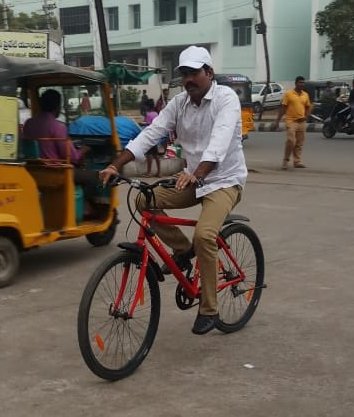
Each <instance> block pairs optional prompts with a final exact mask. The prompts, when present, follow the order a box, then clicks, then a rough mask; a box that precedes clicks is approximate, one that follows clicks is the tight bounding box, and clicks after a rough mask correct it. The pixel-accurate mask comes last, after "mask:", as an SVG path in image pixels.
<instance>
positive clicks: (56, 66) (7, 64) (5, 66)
mask: <svg viewBox="0 0 354 417" xmlns="http://www.w3.org/2000/svg"><path fill="white" fill-rule="evenodd" d="M44 76H45V77H46V78H48V82H50V80H52V79H53V78H55V79H56V80H57V81H60V84H76V83H78V82H80V80H81V81H83V80H85V82H89V83H90V82H92V83H103V82H104V81H105V80H106V77H105V76H104V75H103V74H100V73H98V72H95V71H89V70H84V69H81V68H76V67H71V66H69V65H64V64H60V63H58V62H56V61H53V60H50V59H45V58H15V57H7V56H3V55H2V56H0V84H2V83H5V82H11V81H15V80H17V82H18V83H19V84H22V83H24V82H26V80H28V79H29V78H36V77H38V78H41V79H43V77H44Z"/></svg>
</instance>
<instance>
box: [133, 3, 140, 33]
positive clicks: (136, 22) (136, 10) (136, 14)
mask: <svg viewBox="0 0 354 417" xmlns="http://www.w3.org/2000/svg"><path fill="white" fill-rule="evenodd" d="M131 7H132V18H133V19H132V21H133V29H140V28H141V22H140V4H133V5H132V6H131Z"/></svg>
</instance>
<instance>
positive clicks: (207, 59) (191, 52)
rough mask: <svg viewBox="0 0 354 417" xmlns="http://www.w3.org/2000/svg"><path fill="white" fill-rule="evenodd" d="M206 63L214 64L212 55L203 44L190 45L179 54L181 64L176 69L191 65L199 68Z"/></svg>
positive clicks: (190, 66)
mask: <svg viewBox="0 0 354 417" xmlns="http://www.w3.org/2000/svg"><path fill="white" fill-rule="evenodd" d="M204 64H206V65H208V66H209V67H212V66H213V63H212V60H211V56H210V54H209V52H208V51H207V50H206V49H205V48H203V47H202V46H194V45H193V46H189V47H188V48H187V49H185V50H184V51H182V52H181V53H180V56H179V65H178V67H176V69H178V68H180V67H189V68H195V69H199V68H202V66H203V65H204Z"/></svg>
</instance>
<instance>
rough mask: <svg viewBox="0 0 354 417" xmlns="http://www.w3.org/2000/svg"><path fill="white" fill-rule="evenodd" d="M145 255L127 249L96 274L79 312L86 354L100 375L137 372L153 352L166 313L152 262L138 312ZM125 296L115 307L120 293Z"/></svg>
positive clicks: (119, 376)
mask: <svg viewBox="0 0 354 417" xmlns="http://www.w3.org/2000/svg"><path fill="white" fill-rule="evenodd" d="M140 267H141V257H140V256H139V255H138V254H131V253H127V252H121V253H119V254H118V255H117V254H115V255H113V256H111V257H110V258H108V259H107V260H106V261H105V262H103V263H102V264H101V265H100V266H99V267H98V268H97V270H96V271H95V272H94V273H93V275H92V276H91V278H90V280H89V282H88V284H87V286H86V288H85V290H84V293H83V295H82V299H81V303H80V307H79V314H78V339H79V346H80V350H81V354H82V356H83V358H84V360H85V362H86V364H87V366H88V367H89V368H90V369H91V371H92V372H93V373H94V374H96V375H97V376H99V377H100V378H103V379H107V380H111V381H114V380H118V379H122V378H125V377H126V376H128V375H130V374H131V373H133V372H134V370H135V369H136V368H137V367H138V366H139V365H140V364H141V362H142V361H143V360H144V358H145V357H146V356H147V354H148V353H149V350H150V348H151V346H152V344H153V341H154V339H155V335H156V332H157V328H158V324H159V318H160V290H159V286H158V283H157V278H156V276H155V273H154V270H153V268H152V267H151V266H150V265H148V268H147V273H146V277H144V281H143V286H142V290H141V291H140V294H139V299H138V303H137V305H136V308H135V311H134V314H133V316H132V317H130V315H129V311H130V307H131V305H132V303H133V300H134V298H135V294H136V292H137V288H138V283H139V274H140ZM117 297H118V298H120V299H121V301H120V303H119V306H118V308H117V309H114V308H113V306H114V303H115V301H116V298H117Z"/></svg>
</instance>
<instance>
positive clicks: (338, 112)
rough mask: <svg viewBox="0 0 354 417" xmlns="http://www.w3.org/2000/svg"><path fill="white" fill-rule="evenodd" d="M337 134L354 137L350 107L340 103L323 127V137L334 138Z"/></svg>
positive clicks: (333, 109) (353, 124)
mask: <svg viewBox="0 0 354 417" xmlns="http://www.w3.org/2000/svg"><path fill="white" fill-rule="evenodd" d="M337 132H339V133H346V134H347V135H354V122H353V120H352V117H351V109H350V106H349V104H347V103H343V102H340V101H338V102H337V103H336V104H335V105H334V106H333V108H332V111H331V112H330V114H329V116H328V117H327V118H326V119H325V121H324V123H323V127H322V133H323V136H324V137H325V138H327V139H330V138H333V136H334V135H335V134H336V133H337Z"/></svg>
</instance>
